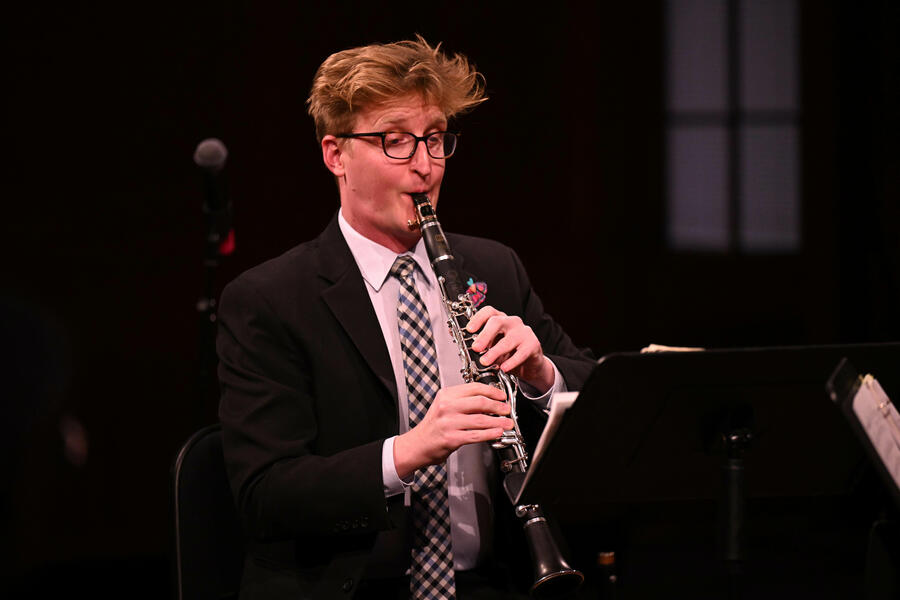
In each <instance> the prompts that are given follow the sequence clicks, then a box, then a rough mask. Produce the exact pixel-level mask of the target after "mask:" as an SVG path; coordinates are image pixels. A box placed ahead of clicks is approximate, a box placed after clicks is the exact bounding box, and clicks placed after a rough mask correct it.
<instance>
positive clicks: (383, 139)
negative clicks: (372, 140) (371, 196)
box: [334, 131, 460, 160]
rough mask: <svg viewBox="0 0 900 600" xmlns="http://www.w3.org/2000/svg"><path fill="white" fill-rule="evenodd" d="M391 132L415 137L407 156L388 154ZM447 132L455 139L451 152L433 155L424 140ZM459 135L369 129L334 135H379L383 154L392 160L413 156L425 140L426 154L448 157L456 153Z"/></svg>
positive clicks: (440, 157)
mask: <svg viewBox="0 0 900 600" xmlns="http://www.w3.org/2000/svg"><path fill="white" fill-rule="evenodd" d="M391 133H402V134H405V135H410V136H412V137H413V138H415V140H416V143H415V144H413V147H412V150H411V151H410V153H409V156H391V155H390V154H388V150H387V143H386V137H387V135H388V134H391ZM448 133H449V134H451V135H452V136H453V137H454V138H455V139H456V141H455V142H454V143H453V152H451V153H450V154H448V155H446V156H435V155H434V154H432V153H431V149H430V148H429V147H428V143H427V141H426V140H428V138H430V137H431V136H433V135H440V134H448ZM459 136H460V133H459V132H458V131H433V132H431V133H428V134H425V135H416V134H414V133H412V132H411V131H371V132H369V133H339V134H337V135H335V136H334V137H336V138H345V139H347V138H349V139H353V138H362V137H380V138H381V150H382V152H384V155H385V156H387V157H388V158H393V159H394V160H409V159H410V158H412V157H413V155H415V153H416V151H417V150H418V149H419V142H426V143H425V152H427V153H428V156H430V157H431V158H433V159H435V160H442V159H444V158H450V157H451V156H453V155H454V154H456V146H457V144H458V143H459Z"/></svg>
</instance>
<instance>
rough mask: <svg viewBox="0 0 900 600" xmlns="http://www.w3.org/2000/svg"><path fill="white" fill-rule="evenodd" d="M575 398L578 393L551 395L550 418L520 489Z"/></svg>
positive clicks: (529, 476)
mask: <svg viewBox="0 0 900 600" xmlns="http://www.w3.org/2000/svg"><path fill="white" fill-rule="evenodd" d="M577 397H578V392H560V393H558V394H554V395H553V401H552V402H551V403H550V416H549V417H548V419H547V425H545V426H544V431H543V433H541V439H539V440H538V443H537V447H536V448H535V450H534V456H533V457H532V459H531V463H530V465H529V467H528V473H526V475H525V483H524V484H522V489H525V488H526V487H527V486H528V482H529V481H530V480H531V474H532V473H534V467H535V466H536V465H537V464H538V463H539V462H540V461H541V457H542V456H543V454H544V449H545V448H546V447H547V445H548V444H549V443H550V440H552V439H553V436H554V435H556V430H557V429H559V424H560V423H562V419H563V415H565V414H566V411H567V410H569V408H570V407H571V406H572V404H574V403H575V399H576V398H577Z"/></svg>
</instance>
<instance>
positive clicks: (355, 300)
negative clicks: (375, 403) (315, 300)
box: [319, 217, 397, 409]
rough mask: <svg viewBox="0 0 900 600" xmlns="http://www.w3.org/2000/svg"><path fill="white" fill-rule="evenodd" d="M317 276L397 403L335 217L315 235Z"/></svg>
mask: <svg viewBox="0 0 900 600" xmlns="http://www.w3.org/2000/svg"><path fill="white" fill-rule="evenodd" d="M319 276H320V277H322V278H323V279H324V280H325V281H326V282H327V283H326V286H325V287H324V289H323V291H322V299H323V300H324V301H325V304H327V305H328V308H329V309H330V310H331V312H332V313H333V314H334V316H335V318H337V320H338V322H340V324H341V326H342V327H343V328H344V331H346V332H347V335H349V336H350V339H351V340H353V344H354V345H355V346H356V348H357V349H358V350H359V352H360V354H362V356H363V359H364V360H365V361H366V363H367V364H368V365H369V367H370V368H371V369H372V371H374V373H375V375H377V376H378V379H380V380H381V382H382V383H383V384H384V386H385V387H386V388H387V390H388V391H389V392H390V394H391V397H393V399H394V406H393V408H395V409H396V404H397V383H396V381H395V379H394V372H393V370H392V368H391V358H390V355H389V354H388V351H387V346H386V345H385V343H384V336H383V335H382V332H381V327H380V326H379V324H378V317H376V316H375V310H374V309H373V308H372V302H371V300H370V299H369V295H368V293H367V292H366V288H365V285H366V284H365V282H364V281H363V278H362V275H361V274H360V272H359V269H358V268H357V267H356V261H354V260H353V254H352V253H351V252H350V248H349V247H348V246H347V243H346V242H345V241H344V237H343V235H341V231H340V227H339V226H338V223H337V217H335V218H334V219H332V221H331V223H329V225H328V227H327V228H326V229H325V231H324V232H323V233H322V235H321V236H319Z"/></svg>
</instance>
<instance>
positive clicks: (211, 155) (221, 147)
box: [194, 138, 228, 172]
mask: <svg viewBox="0 0 900 600" xmlns="http://www.w3.org/2000/svg"><path fill="white" fill-rule="evenodd" d="M227 159H228V150H227V149H226V148H225V144H223V143H222V140H219V139H217V138H207V139H205V140H203V141H202V142H200V143H199V144H197V149H196V150H195V151H194V162H195V163H197V166H199V167H202V168H204V169H207V170H209V171H212V172H218V171H221V170H222V167H224V166H225V161H226V160H227Z"/></svg>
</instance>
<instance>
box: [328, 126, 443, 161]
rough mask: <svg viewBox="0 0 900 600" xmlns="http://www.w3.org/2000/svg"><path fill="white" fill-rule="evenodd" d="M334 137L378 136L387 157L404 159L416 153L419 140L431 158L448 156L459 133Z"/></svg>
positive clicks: (387, 132)
mask: <svg viewBox="0 0 900 600" xmlns="http://www.w3.org/2000/svg"><path fill="white" fill-rule="evenodd" d="M334 137H339V138H361V137H380V138H381V148H382V150H384V153H385V154H386V155H387V157H388V158H397V159H400V160H406V159H407V158H412V155H413V154H415V153H416V149H417V148H418V147H419V142H425V150H426V151H427V152H428V156H430V157H431V158H450V157H451V156H453V153H454V152H455V151H456V141H457V139H459V134H458V133H453V132H452V131H436V132H434V133H429V134H428V135H421V136H419V135H414V134H412V133H409V132H406V131H376V132H373V133H342V134H340V135H336V136H334Z"/></svg>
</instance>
